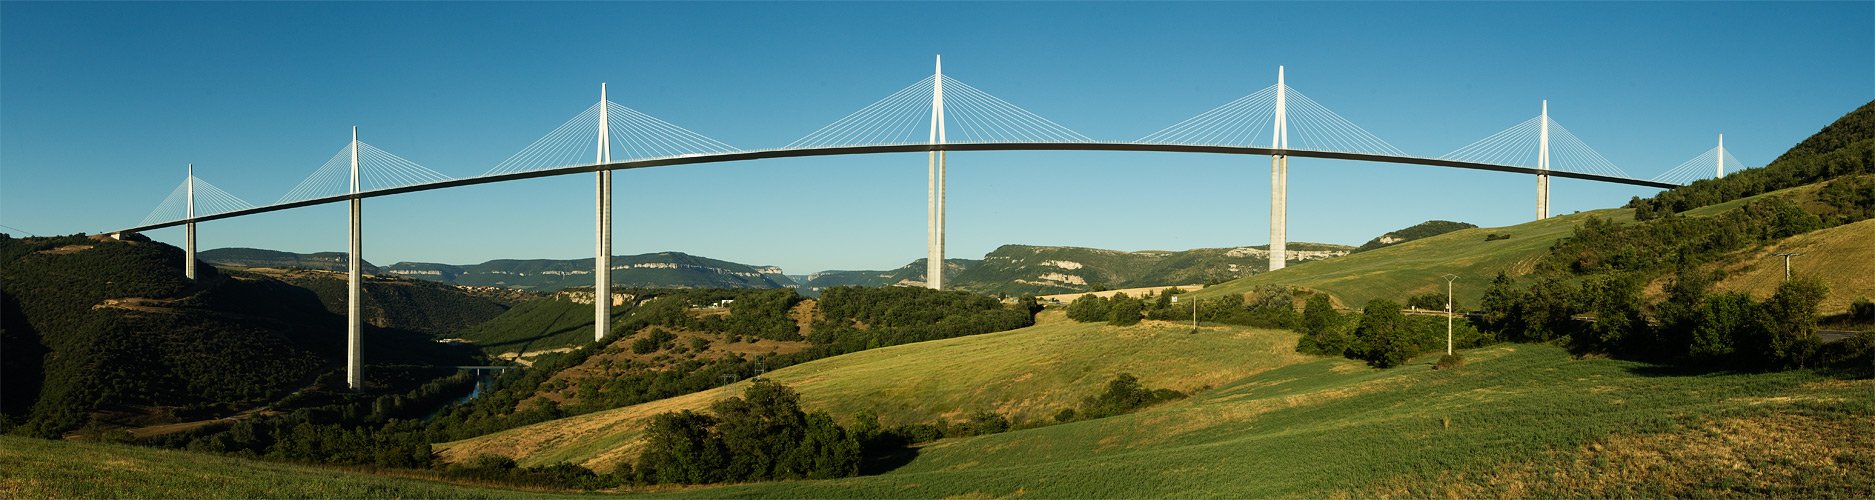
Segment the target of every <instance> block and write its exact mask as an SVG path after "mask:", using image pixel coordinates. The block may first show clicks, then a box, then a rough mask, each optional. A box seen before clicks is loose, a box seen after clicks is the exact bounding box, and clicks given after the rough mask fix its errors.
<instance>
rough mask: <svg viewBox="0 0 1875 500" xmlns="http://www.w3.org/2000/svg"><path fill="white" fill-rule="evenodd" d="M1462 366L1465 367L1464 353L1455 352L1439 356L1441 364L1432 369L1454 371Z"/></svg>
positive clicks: (1433, 366)
mask: <svg viewBox="0 0 1875 500" xmlns="http://www.w3.org/2000/svg"><path fill="white" fill-rule="evenodd" d="M1461 366H1465V355H1464V354H1462V353H1458V352H1453V353H1451V354H1447V355H1444V356H1439V363H1438V364H1435V365H1432V369H1434V370H1447V369H1452V368H1458V367H1461Z"/></svg>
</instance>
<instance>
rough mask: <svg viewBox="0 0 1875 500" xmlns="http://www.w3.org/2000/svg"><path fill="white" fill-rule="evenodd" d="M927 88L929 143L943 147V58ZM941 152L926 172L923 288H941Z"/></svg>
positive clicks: (942, 280) (940, 59)
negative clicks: (929, 119) (929, 109)
mask: <svg viewBox="0 0 1875 500" xmlns="http://www.w3.org/2000/svg"><path fill="white" fill-rule="evenodd" d="M932 85H933V87H932V89H931V144H944V56H938V59H937V78H934V79H932ZM944 153H945V152H944V151H932V152H931V153H930V156H929V167H928V169H927V171H926V177H927V179H926V182H927V186H926V190H925V196H926V202H925V272H924V276H925V286H927V287H930V288H931V289H933V290H943V289H944V156H945V155H944Z"/></svg>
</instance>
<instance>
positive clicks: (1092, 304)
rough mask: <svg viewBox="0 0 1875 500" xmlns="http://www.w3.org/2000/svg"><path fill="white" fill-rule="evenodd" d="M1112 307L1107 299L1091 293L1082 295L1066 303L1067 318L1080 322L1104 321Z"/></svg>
mask: <svg viewBox="0 0 1875 500" xmlns="http://www.w3.org/2000/svg"><path fill="white" fill-rule="evenodd" d="M1112 307H1113V306H1112V304H1111V303H1109V302H1108V301H1107V299H1104V298H1101V297H1098V296H1095V295H1094V294H1091V293H1090V294H1087V295H1082V296H1081V298H1078V299H1074V302H1071V303H1069V304H1068V319H1072V320H1075V321H1079V322H1082V323H1092V322H1095V321H1106V320H1107V315H1108V313H1109V312H1111V309H1112Z"/></svg>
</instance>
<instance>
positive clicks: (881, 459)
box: [859, 446, 919, 476]
mask: <svg viewBox="0 0 1875 500" xmlns="http://www.w3.org/2000/svg"><path fill="white" fill-rule="evenodd" d="M918 448H919V447H916V446H906V447H904V448H893V449H892V450H890V451H887V452H884V453H881V454H878V455H870V456H867V457H866V461H865V462H862V463H860V465H859V475H861V476H877V475H880V474H884V473H887V472H892V471H894V470H898V468H899V467H904V466H905V464H909V463H911V461H912V460H915V459H917V458H918Z"/></svg>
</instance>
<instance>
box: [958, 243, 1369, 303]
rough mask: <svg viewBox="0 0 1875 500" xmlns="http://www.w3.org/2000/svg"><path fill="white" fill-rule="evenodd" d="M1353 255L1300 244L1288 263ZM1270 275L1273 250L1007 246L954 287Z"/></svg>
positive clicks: (1056, 287)
mask: <svg viewBox="0 0 1875 500" xmlns="http://www.w3.org/2000/svg"><path fill="white" fill-rule="evenodd" d="M1353 249H1354V248H1353V247H1348V246H1342V245H1325V244H1319V243H1302V242H1295V243H1290V244H1289V251H1290V255H1289V261H1290V262H1292V263H1300V262H1310V261H1317V260H1322V259H1329V258H1334V257H1339V256H1342V255H1346V254H1347V253H1348V251H1350V250H1353ZM1291 265H1294V264H1291ZM1266 269H1269V247H1268V246H1260V247H1241V248H1199V249H1193V250H1185V251H1180V252H1168V251H1159V250H1148V251H1140V252H1121V251H1117V250H1101V249H1095V248H1077V247H1039V246H1028V245H1003V246H1001V247H998V248H997V249H996V250H995V251H993V252H990V253H989V255H985V256H983V264H981V265H978V266H976V267H974V268H971V269H970V270H969V271H965V272H963V273H960V274H958V275H957V276H956V277H955V278H953V279H952V283H951V286H953V287H955V288H956V289H958V290H968V291H972V292H977V293H985V294H997V293H1007V294H1010V295H1024V294H1035V295H1049V294H1059V293H1073V292H1085V291H1089V290H1091V289H1092V286H1093V285H1094V284H1096V283H1099V284H1102V285H1105V286H1106V287H1108V288H1136V287H1149V286H1166V285H1178V284H1189V283H1204V282H1212V281H1221V280H1228V279H1235V278H1238V277H1243V276H1249V275H1252V274H1256V273H1261V272H1263V271H1264V270H1266Z"/></svg>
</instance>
